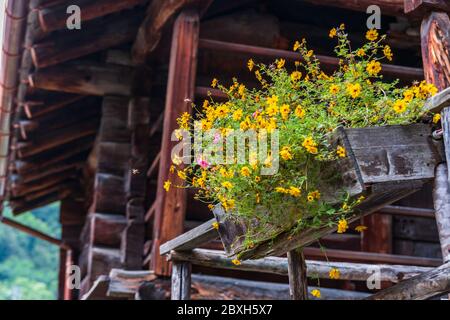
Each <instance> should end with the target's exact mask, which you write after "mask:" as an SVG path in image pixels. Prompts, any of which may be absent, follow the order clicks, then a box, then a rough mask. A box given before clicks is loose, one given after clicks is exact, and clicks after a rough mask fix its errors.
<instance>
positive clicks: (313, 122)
mask: <svg viewBox="0 0 450 320" xmlns="http://www.w3.org/2000/svg"><path fill="white" fill-rule="evenodd" d="M329 36H330V37H331V38H337V45H336V47H335V54H336V56H337V58H338V59H339V60H338V61H339V64H338V67H337V70H336V71H334V72H333V73H332V74H326V73H325V72H324V71H322V69H321V66H320V62H319V60H318V59H317V58H316V57H315V55H314V53H313V52H312V51H311V50H308V48H307V46H306V41H305V40H302V41H300V42H299V41H297V42H295V45H294V48H293V50H294V51H296V52H298V53H299V61H295V63H294V64H293V66H292V68H291V66H290V67H289V71H288V69H287V68H286V62H285V60H283V59H278V60H276V61H275V63H273V64H271V65H264V64H257V63H255V62H254V61H253V60H252V59H250V60H249V61H248V64H247V68H248V70H249V71H250V72H253V73H254V75H255V77H256V79H257V80H258V82H259V84H260V88H252V89H250V88H247V87H246V86H245V85H244V84H242V83H239V82H238V81H237V79H233V83H232V85H231V86H230V87H225V86H224V85H221V84H219V82H218V81H217V80H216V79H214V80H213V82H212V87H213V88H218V89H220V90H221V91H222V92H223V93H225V94H226V95H227V97H228V99H227V101H226V102H215V101H214V100H213V99H212V98H211V97H210V98H209V99H207V100H205V101H204V103H203V106H202V108H201V109H202V110H197V112H196V114H194V115H193V116H192V117H191V116H190V115H189V114H187V113H185V114H183V115H181V116H180V118H179V119H178V123H179V125H180V129H179V130H178V131H177V132H176V136H177V137H178V138H179V139H180V140H181V139H183V140H185V142H186V141H191V139H192V138H194V139H195V137H194V135H195V134H194V133H193V131H192V130H191V129H192V128H193V127H194V126H195V127H196V128H197V129H199V130H200V131H203V132H206V131H211V130H213V132H214V134H213V135H212V136H213V138H212V139H204V140H202V141H201V142H200V148H202V149H208V148H210V147H211V146H215V147H217V146H219V148H218V149H217V148H216V151H214V152H210V153H209V155H205V154H202V155H201V156H194V157H192V155H191V154H188V155H185V156H184V159H183V158H182V157H179V156H174V157H173V162H174V166H172V167H171V173H172V174H173V179H172V178H171V180H168V181H166V183H165V188H166V190H167V191H168V190H169V189H170V187H171V184H172V181H176V180H178V181H177V182H174V184H175V186H177V187H194V188H196V189H197V190H198V192H197V194H196V198H197V199H199V200H201V201H204V202H206V203H208V204H209V206H210V208H211V209H212V208H213V207H214V205H216V204H221V205H222V207H223V208H224V209H225V211H226V213H227V215H228V217H229V218H239V220H240V221H244V222H245V224H246V226H247V231H246V235H245V239H244V245H245V246H247V247H250V248H251V247H252V246H254V245H256V244H257V243H258V242H260V241H264V240H267V239H270V238H273V237H274V236H276V235H277V234H279V233H280V232H283V231H286V230H292V232H301V230H304V228H310V227H321V226H324V225H329V226H332V225H336V226H337V230H338V232H339V233H343V232H345V231H346V230H347V228H348V224H347V219H348V217H349V215H350V214H351V211H352V209H353V208H354V206H356V205H357V204H358V203H360V202H361V201H362V200H363V199H364V197H362V196H361V197H359V198H356V199H355V198H351V197H350V196H349V195H348V194H345V193H343V194H342V195H341V196H340V199H339V202H338V204H337V203H330V202H328V201H327V200H326V199H325V197H324V195H323V194H322V193H321V192H322V190H321V188H320V185H321V184H320V179H321V171H322V169H323V168H324V166H326V165H327V164H329V163H330V161H335V160H338V159H339V158H345V157H347V150H346V149H345V147H344V146H342V145H337V146H332V145H331V144H330V134H331V133H332V132H333V131H335V129H336V128H338V127H340V126H342V127H345V128H355V127H359V128H361V127H369V126H382V125H393V124H409V123H412V122H415V121H417V120H418V119H419V118H421V117H423V116H424V113H425V112H424V111H423V110H422V106H423V103H424V100H425V99H427V98H428V97H430V96H431V95H433V94H435V93H436V91H437V89H436V88H435V87H434V86H433V85H431V84H427V83H426V82H420V83H413V84H412V85H411V86H409V87H400V86H399V85H398V80H397V81H392V82H386V81H383V76H382V75H380V72H381V71H382V65H381V63H380V61H381V60H383V59H386V60H389V61H390V60H392V52H391V49H390V47H389V46H387V45H384V44H383V41H384V40H385V36H379V35H378V32H377V31H376V30H369V31H368V32H367V34H366V38H367V40H368V41H367V42H366V43H365V44H364V45H363V46H362V47H361V48H357V49H352V47H351V44H350V42H349V40H348V35H347V33H346V32H345V28H344V26H343V25H341V26H340V27H339V28H334V29H332V30H331V31H330V34H329ZM434 120H435V121H438V120H439V119H434ZM182 130H185V131H186V134H185V135H183V134H182V133H181V131H182ZM249 131H253V132H255V133H256V134H257V135H258V136H260V135H267V136H275V134H276V136H277V139H278V143H279V149H277V150H275V151H274V150H270V151H269V152H267V153H264V154H263V155H261V154H259V156H258V155H256V153H255V152H254V149H252V148H251V144H250V143H249V142H248V141H247V142H245V143H244V152H245V153H244V154H245V156H246V159H247V156H248V161H246V162H242V161H237V160H236V159H235V158H233V159H232V161H230V162H226V163H223V162H222V163H221V162H219V163H217V162H214V161H212V158H213V157H214V156H215V155H217V154H218V153H219V151H220V152H223V151H231V149H232V151H234V150H235V148H236V147H235V146H234V145H232V146H231V147H230V145H226V146H224V145H223V139H225V138H226V137H228V136H230V135H231V134H233V133H235V132H240V133H241V134H245V133H248V132H249ZM217 150H218V151H217ZM186 158H189V159H188V160H192V159H193V160H194V161H187V162H190V164H188V165H183V164H182V162H183V160H184V162H185V163H186V161H185V160H186ZM275 160H276V161H277V162H276V161H275ZM275 162H276V166H277V170H275V171H274V172H272V173H271V174H266V175H265V174H264V173H263V171H264V170H267V169H268V168H270V167H272V166H274V165H275ZM176 166H178V168H176ZM175 171H177V172H175ZM175 175H177V176H178V178H176V177H175ZM180 180H181V181H182V182H181V183H180ZM359 230H363V228H362V227H361V228H359Z"/></svg>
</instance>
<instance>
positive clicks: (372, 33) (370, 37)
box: [366, 29, 378, 41]
mask: <svg viewBox="0 0 450 320" xmlns="http://www.w3.org/2000/svg"><path fill="white" fill-rule="evenodd" d="M377 38H378V31H377V30H376V29H370V30H369V31H367V33H366V39H367V40H369V41H375V40H377Z"/></svg>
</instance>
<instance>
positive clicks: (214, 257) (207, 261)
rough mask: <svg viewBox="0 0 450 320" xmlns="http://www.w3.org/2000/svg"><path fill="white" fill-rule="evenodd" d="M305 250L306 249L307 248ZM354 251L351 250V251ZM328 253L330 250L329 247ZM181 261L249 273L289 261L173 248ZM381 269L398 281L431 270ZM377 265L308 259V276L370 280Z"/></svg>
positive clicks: (383, 276)
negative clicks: (237, 262) (236, 261)
mask: <svg viewBox="0 0 450 320" xmlns="http://www.w3.org/2000/svg"><path fill="white" fill-rule="evenodd" d="M305 250H306V248H305ZM348 252H351V251H348ZM326 253H328V249H327V250H326ZM168 258H169V259H175V260H178V261H187V262H190V263H192V264H193V265H198V266H203V267H208V268H215V269H232V270H242V271H249V272H261V273H270V274H278V275H282V276H287V275H288V270H289V269H288V260H287V259H286V258H279V257H266V258H263V259H257V260H245V261H241V264H240V265H238V266H236V265H234V264H233V263H232V262H231V258H229V257H227V255H226V254H225V252H223V251H219V250H209V249H193V250H192V251H188V250H186V251H172V252H171V253H170V255H169V257H168ZM376 265H377V267H379V268H380V269H379V270H380V280H381V281H389V282H392V283H397V282H400V281H403V280H405V279H409V278H412V277H414V276H416V275H418V274H421V273H423V272H426V271H429V270H431V269H432V268H429V267H416V266H407V265H388V264H379V263H377V264H376ZM373 266H374V264H368V263H351V262H329V261H317V260H306V267H307V268H306V270H307V276H308V277H310V278H320V279H329V277H330V276H329V273H330V270H331V268H336V269H338V270H339V272H340V277H339V279H340V280H350V281H367V279H368V278H369V277H370V276H372V275H373V273H372V272H371V271H370V270H371V269H372V268H373Z"/></svg>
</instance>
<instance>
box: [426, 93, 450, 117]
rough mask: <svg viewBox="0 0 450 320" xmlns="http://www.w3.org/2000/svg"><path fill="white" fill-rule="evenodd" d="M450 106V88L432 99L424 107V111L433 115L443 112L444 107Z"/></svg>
mask: <svg viewBox="0 0 450 320" xmlns="http://www.w3.org/2000/svg"><path fill="white" fill-rule="evenodd" d="M449 105H450V87H449V88H446V89H443V90H442V91H440V92H438V93H437V94H435V95H434V96H432V97H431V98H429V99H428V100H427V101H426V102H425V105H424V109H425V110H427V111H430V112H433V113H438V112H441V110H442V109H443V108H444V107H447V106H449Z"/></svg>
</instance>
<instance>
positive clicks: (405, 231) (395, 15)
mask: <svg viewBox="0 0 450 320" xmlns="http://www.w3.org/2000/svg"><path fill="white" fill-rule="evenodd" d="M446 2H447V1H439V0H435V1H426V0H371V1H365V0H361V1H341V0H320V1H318V0H303V1H301V0H295V1H287V0H282V1H280V0H278V1H272V0H151V1H147V0H115V1H109V0H71V1H68V0H14V1H12V0H9V1H7V7H6V16H5V17H6V18H5V20H6V23H5V28H6V29H5V37H4V43H3V53H2V54H3V60H2V61H3V63H2V70H1V74H0V82H1V96H0V99H1V100H0V101H1V110H0V125H1V128H0V196H1V200H2V202H6V201H7V202H8V204H9V205H10V206H11V208H12V209H13V212H14V213H15V214H22V213H24V212H26V211H29V210H32V209H35V208H38V207H41V206H44V205H47V204H49V203H52V202H55V201H61V212H60V220H61V224H62V238H61V239H53V238H51V237H48V236H47V235H44V234H40V233H38V232H37V231H35V230H30V229H28V228H26V227H25V226H21V225H18V224H17V223H15V222H13V221H11V220H9V219H6V218H4V217H2V221H3V222H4V223H7V224H9V225H11V226H13V227H16V228H19V229H21V230H22V231H25V232H28V233H31V234H32V235H34V236H37V237H40V238H43V239H44V240H47V241H50V242H52V243H54V244H55V245H58V246H59V247H60V248H61V261H60V271H59V272H60V293H59V297H60V298H61V299H62V298H65V299H76V298H82V297H84V298H86V299H96V298H111V299H130V298H139V299H164V298H168V297H169V295H170V282H168V280H167V278H166V277H168V276H170V275H171V274H179V275H183V274H185V275H186V274H189V275H190V273H191V272H192V273H193V276H192V288H191V285H190V283H184V287H180V288H178V287H176V286H174V287H172V293H173V295H174V297H177V298H187V297H189V296H191V297H192V298H198V299H202V298H221V297H222V298H280V297H289V291H288V287H287V285H286V283H287V280H288V277H287V275H288V269H289V268H292V265H293V263H292V261H294V262H295V261H296V260H298V257H297V256H295V255H294V254H293V253H290V254H289V255H288V259H289V261H290V262H291V263H288V262H287V261H286V259H283V258H266V259H265V260H263V261H261V262H260V263H256V265H255V263H253V264H252V263H251V262H248V263H243V264H242V265H241V266H240V267H239V268H234V270H229V269H230V268H229V265H227V262H226V259H225V257H224V256H223V255H222V253H221V252H220V251H217V250H222V249H223V247H222V244H221V243H220V242H219V241H218V240H217V234H215V232H216V231H215V230H213V229H212V227H211V223H205V221H208V220H209V219H211V218H212V215H211V213H210V212H209V210H208V209H207V208H206V207H204V206H203V205H201V204H200V203H198V202H195V201H193V200H192V198H193V195H192V194H191V193H190V192H189V191H186V190H184V189H176V188H172V189H171V190H170V192H168V193H166V192H165V191H164V190H163V182H164V181H165V180H166V177H167V175H168V170H169V165H170V152H171V146H172V143H173V142H171V140H170V136H171V133H172V131H173V129H174V128H175V126H176V122H175V118H176V117H177V116H178V115H179V113H181V112H184V111H186V112H191V103H192V102H199V103H201V101H202V99H204V98H205V97H207V96H208V95H209V94H210V95H212V96H213V97H214V98H215V99H223V98H224V97H223V95H222V94H221V93H220V92H218V91H217V90H214V89H211V88H209V83H210V81H211V79H212V78H214V77H217V78H218V79H219V80H222V81H223V82H224V83H227V81H229V80H230V79H231V77H233V76H237V77H238V78H239V79H240V81H244V82H245V83H246V84H247V85H248V86H253V85H255V83H254V80H252V78H251V75H249V73H248V72H246V71H245V64H246V61H247V60H248V59H249V58H253V59H258V60H259V61H272V60H273V59H275V58H285V59H286V60H288V61H293V60H295V59H297V58H298V56H297V54H296V53H294V52H292V51H291V50H290V49H291V47H292V45H293V42H294V41H295V40H297V39H301V38H306V39H307V40H308V42H309V44H310V46H311V48H312V49H314V50H315V52H317V53H318V54H319V55H318V58H319V60H320V61H321V63H322V65H323V66H324V67H325V68H326V69H327V70H333V68H334V67H335V66H336V65H337V64H338V61H337V59H335V58H332V57H330V56H329V55H330V52H331V49H332V42H331V41H330V40H329V39H328V30H329V29H330V28H331V27H333V26H335V25H339V24H340V23H341V22H345V23H346V25H347V28H348V29H349V31H350V33H351V38H352V41H354V43H359V42H361V41H362V40H363V38H364V33H365V30H366V19H367V17H368V16H367V14H366V13H365V11H366V8H367V7H368V6H369V5H372V4H376V5H378V6H379V7H380V8H381V12H382V14H383V15H382V26H383V31H384V32H387V34H388V43H389V44H390V45H391V46H392V48H393V49H394V52H396V53H397V54H396V55H395V57H394V61H393V63H392V64H389V65H383V72H384V75H385V77H387V78H399V79H400V80H401V81H403V82H412V81H419V80H422V79H424V78H425V79H427V80H428V81H430V82H433V83H434V84H436V86H437V87H438V88H439V89H440V90H444V89H445V88H448V87H449V86H450V69H449V65H450V63H449V62H450V61H449V59H450V57H449V43H450V35H449V34H448V29H449V28H450V20H449V18H448V12H449V11H450V9H449V7H448V4H446ZM68 5H78V6H79V7H80V8H81V12H82V15H81V16H82V20H81V29H80V30H77V29H74V30H69V29H67V27H66V21H67V19H68V16H69V15H70V14H67V6H68ZM441 97H444V98H442V99H443V100H442V101H441V103H438V101H434V102H433V103H432V105H433V106H434V107H436V106H438V105H439V106H440V107H441V108H442V107H445V106H446V105H448V104H449V102H448V101H449V99H448V97H447V99H446V98H445V95H441ZM447 113H448V110H444V111H443V112H442V114H443V119H444V120H445V119H447V121H448V115H447ZM443 122H444V129H445V128H447V129H446V130H445V131H446V132H447V134H448V132H450V131H448V122H446V121H443ZM445 125H446V126H447V127H445ZM444 138H445V137H444ZM445 139H447V138H445ZM449 150H450V148H449V149H448V150H447V152H449ZM444 158H445V156H444ZM447 159H449V157H447ZM439 170H441V171H442V170H444V168H442V167H440V169H439ZM442 177H445V174H444V173H442V172H441V174H440V175H439V178H440V179H441V180H438V181H437V182H436V188H435V190H437V189H439V190H442V189H445V181H444V182H442V179H443V178H442ZM439 181H440V184H439ZM441 194H446V192H445V190H444V191H439V192H438V191H435V198H436V197H438V198H441V196H440V195H441ZM435 202H436V201H435ZM446 208H447V209H446ZM448 215H449V213H448V203H447V207H445V201H444V204H443V205H442V206H441V207H439V208H436V212H435V209H434V207H433V196H432V183H428V184H427V185H425V187H423V188H422V189H421V190H420V191H418V192H417V193H415V194H414V195H412V196H409V197H406V198H404V199H402V200H400V201H398V202H396V203H394V204H392V205H388V206H385V207H384V208H382V209H380V210H378V211H377V212H376V213H374V214H371V215H369V216H366V217H364V218H362V220H363V221H362V223H363V224H364V225H366V226H368V230H367V231H366V232H364V233H363V234H362V235H361V234H357V233H349V234H345V235H336V234H330V235H327V236H325V237H323V238H322V239H321V245H323V246H325V247H326V248H327V250H326V257H325V253H324V252H323V251H322V250H321V249H320V248H318V245H317V244H312V245H311V246H308V247H306V248H304V249H303V254H304V255H305V257H306V259H307V262H306V270H309V271H306V270H305V269H300V270H297V269H296V270H293V271H292V272H291V273H290V276H291V277H292V275H293V277H294V278H297V279H298V278H301V279H302V281H303V282H306V280H305V278H306V277H307V276H310V275H313V274H316V273H318V274H319V275H323V277H324V278H327V277H326V271H324V270H325V269H324V266H323V262H322V261H323V260H324V259H329V260H330V261H334V262H335V263H336V265H339V266H340V269H341V270H342V271H341V272H342V275H341V280H339V281H329V280H323V281H322V282H321V284H322V285H323V286H324V287H329V288H330V289H323V296H324V298H327V297H328V298H345V299H347V298H362V297H366V296H367V295H368V294H369V293H368V291H367V289H366V288H364V286H363V285H362V281H363V280H364V279H366V278H365V277H367V274H365V273H364V272H362V273H361V270H362V268H363V267H364V265H363V264H367V265H369V264H378V265H380V266H381V268H382V270H383V273H382V274H383V286H384V287H389V286H391V285H392V284H393V283H397V282H399V281H400V280H404V279H408V278H411V277H412V276H413V275H417V274H422V275H421V276H423V277H427V276H428V275H429V273H430V272H436V270H435V269H432V268H434V267H437V266H440V265H442V260H443V259H444V262H448V258H449V255H448V252H449V251H448V250H449V249H448V248H449V242H448V241H449V239H450V236H449V234H448V232H449V227H450V226H449V225H448ZM435 217H438V223H436V219H435ZM445 221H447V222H445ZM441 222H442V223H441ZM445 223H446V224H445ZM199 228H200V229H199ZM202 228H203V229H202ZM188 230H194V231H195V232H199V230H201V232H200V233H199V234H200V235H201V238H200V239H199V240H198V242H196V243H195V245H194V246H192V243H190V247H189V249H192V248H195V247H197V246H198V245H201V246H202V248H199V249H195V250H194V251H191V252H190V253H189V254H187V253H186V252H183V251H180V248H183V247H180V246H181V245H183V244H177V245H178V246H177V247H176V249H177V250H176V251H173V252H172V253H171V254H170V259H173V260H174V261H178V262H179V263H176V264H175V267H174V268H173V269H174V270H172V268H171V263H170V262H169V261H168V260H167V259H166V257H165V256H163V255H161V254H160V246H161V245H163V244H164V243H166V242H168V241H170V240H172V239H173V238H176V237H177V236H179V235H180V234H182V233H184V232H186V231H188ZM438 231H439V232H438ZM439 237H440V238H439ZM205 239H206V240H209V241H208V242H206V243H205V241H204V240H205ZM196 241H197V240H196ZM173 248H174V247H171V249H173ZM186 248H187V247H184V249H186ZM212 250H215V251H212ZM162 253H169V252H162ZM300 260H301V261H303V260H302V259H300ZM352 263H353V264H352ZM354 263H359V265H355V264H354ZM71 264H76V265H79V266H80V268H81V273H82V279H83V280H82V286H81V289H80V290H79V291H76V290H73V291H69V290H68V289H67V287H66V283H65V278H66V267H67V265H71ZM391 265H401V266H400V267H397V268H394V267H392V266H391ZM224 266H225V267H227V266H228V267H227V268H225V269H227V270H222V269H223V268H224ZM444 266H445V265H444ZM191 268H192V270H191ZM441 268H442V267H441ZM444 269H445V268H444ZM445 270H448V268H447V269H445ZM199 273H203V274H206V276H202V275H199ZM218 275H220V277H218ZM189 278H190V277H189ZM237 278H239V279H243V278H247V279H251V280H258V282H254V281H249V280H239V281H240V282H239V283H240V285H239V286H238V287H236V286H233V283H234V282H233V281H237V280H235V279H237ZM233 279H234V280H233ZM261 281H264V282H261ZM188 284H189V285H188ZM309 284H311V285H314V284H315V282H314V281H313V280H311V279H310V280H309ZM174 288H175V289H174ZM177 288H178V289H177ZM303 288H304V287H303ZM392 288H395V287H392ZM447 289H448V288H447ZM443 291H445V290H443ZM380 294H381V295H383V294H384V295H385V297H386V296H387V297H389V292H387V293H386V292H385V293H380ZM395 294H396V291H395V289H394V293H392V296H391V297H394V296H395ZM305 295H306V293H305V292H302V291H301V288H300V289H298V291H297V292H296V293H295V294H294V296H295V297H301V296H305ZM414 297H428V296H427V293H423V292H419V293H417V294H416V296H414V295H413V294H412V295H411V296H409V298H414Z"/></svg>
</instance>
